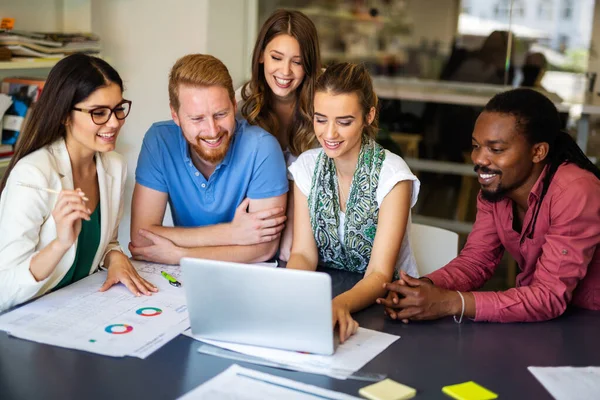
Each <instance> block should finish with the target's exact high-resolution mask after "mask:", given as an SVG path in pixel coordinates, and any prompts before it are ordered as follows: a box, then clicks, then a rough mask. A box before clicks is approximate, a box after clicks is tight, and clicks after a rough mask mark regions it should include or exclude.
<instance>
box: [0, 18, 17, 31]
mask: <svg viewBox="0 0 600 400" xmlns="http://www.w3.org/2000/svg"><path fill="white" fill-rule="evenodd" d="M14 27H15V19H14V18H2V21H1V22H0V29H8V30H10V29H12V28H14Z"/></svg>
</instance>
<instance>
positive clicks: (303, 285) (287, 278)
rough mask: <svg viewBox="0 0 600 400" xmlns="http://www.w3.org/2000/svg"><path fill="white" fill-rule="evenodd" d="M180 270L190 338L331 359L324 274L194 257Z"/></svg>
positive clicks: (327, 286)
mask: <svg viewBox="0 0 600 400" xmlns="http://www.w3.org/2000/svg"><path fill="white" fill-rule="evenodd" d="M181 268H182V272H183V276H182V279H181V280H182V284H183V287H184V288H185V294H186V298H187V304H188V312H189V316H190V324H191V327H192V333H193V334H194V336H198V337H201V338H205V339H214V340H220V341H224V342H233V343H242V344H251V345H256V346H264V347H272V348H277V349H284V350H295V351H303V352H308V353H317V354H333V351H334V338H333V329H332V323H331V277H330V276H329V275H327V274H325V273H322V272H310V271H296V270H287V269H284V268H269V267H264V266H257V265H249V264H237V263H232V262H223V261H211V260H203V259H195V258H182V259H181Z"/></svg>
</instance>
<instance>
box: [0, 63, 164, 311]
mask: <svg viewBox="0 0 600 400" xmlns="http://www.w3.org/2000/svg"><path fill="white" fill-rule="evenodd" d="M130 107H131V101H129V100H125V99H123V82H122V80H121V78H120V76H119V74H118V73H117V71H115V70H114V69H113V68H112V67H111V66H110V65H109V64H108V63H106V62H105V61H103V60H101V59H99V58H96V57H91V56H87V55H84V54H74V55H71V56H69V57H66V58H64V59H63V60H61V61H59V62H58V63H57V64H56V66H54V68H52V70H51V71H50V74H49V76H48V79H47V80H46V84H45V86H44V89H43V91H42V94H41V96H40V99H39V100H38V102H37V104H35V106H34V108H33V109H32V112H31V116H30V119H29V121H28V122H27V124H26V126H25V127H24V129H23V131H22V132H21V135H22V137H21V138H20V140H19V142H18V144H17V146H16V149H15V155H14V156H13V158H12V160H11V162H10V164H9V166H8V169H7V171H6V173H5V174H4V177H3V179H2V182H1V183H0V232H1V233H0V311H3V310H5V309H7V308H10V307H12V306H15V305H17V304H20V303H23V302H25V301H27V300H30V299H32V298H35V297H38V296H41V295H43V294H45V293H47V292H49V291H52V290H57V289H59V288H61V287H64V286H66V285H69V284H71V283H73V282H76V281H78V280H80V279H82V278H84V277H86V276H88V275H90V274H92V273H94V272H95V271H96V270H97V269H98V268H99V267H100V266H104V268H106V269H107V271H108V272H107V279H106V282H105V283H104V285H102V287H101V288H100V291H105V290H107V289H108V288H110V287H111V286H112V285H114V284H116V283H119V282H121V283H123V284H124V285H125V286H127V288H129V290H130V291H131V292H132V293H133V294H135V295H137V296H139V295H141V294H145V295H150V294H151V293H152V292H155V291H156V290H157V289H156V287H155V286H154V285H152V284H151V283H149V282H147V281H145V280H144V279H143V278H141V277H140V276H139V275H138V274H137V272H136V271H135V269H134V268H133V266H132V265H131V262H130V261H129V259H128V258H127V256H125V255H124V254H123V252H122V251H121V248H120V246H119V243H118V241H117V233H118V228H119V221H120V219H121V215H122V212H123V199H122V197H123V190H124V187H125V179H126V175H127V164H126V162H125V160H124V159H123V158H122V157H121V156H120V155H119V154H117V153H116V152H114V149H115V144H116V140H117V136H118V134H119V131H120V130H121V127H122V126H123V124H124V123H125V118H126V117H127V115H128V114H129V110H130Z"/></svg>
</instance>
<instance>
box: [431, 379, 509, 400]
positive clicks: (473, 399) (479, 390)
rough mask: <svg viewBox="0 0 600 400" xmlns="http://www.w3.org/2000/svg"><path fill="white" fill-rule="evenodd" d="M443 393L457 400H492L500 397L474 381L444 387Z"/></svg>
mask: <svg viewBox="0 0 600 400" xmlns="http://www.w3.org/2000/svg"><path fill="white" fill-rule="evenodd" d="M442 392H444V393H446V394H447V395H448V396H450V397H452V398H455V399H457V400H492V399H495V398H497V397H498V395H497V394H496V393H494V392H492V391H490V390H487V389H486V388H484V387H483V386H481V385H478V384H476V383H475V382H473V381H469V382H464V383H458V384H456V385H450V386H444V387H443V388H442Z"/></svg>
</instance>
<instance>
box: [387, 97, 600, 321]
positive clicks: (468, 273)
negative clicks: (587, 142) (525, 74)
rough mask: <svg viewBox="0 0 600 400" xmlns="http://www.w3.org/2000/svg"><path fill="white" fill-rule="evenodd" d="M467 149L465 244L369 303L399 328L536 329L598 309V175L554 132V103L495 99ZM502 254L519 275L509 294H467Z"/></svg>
mask: <svg viewBox="0 0 600 400" xmlns="http://www.w3.org/2000/svg"><path fill="white" fill-rule="evenodd" d="M472 142H473V152H472V155H471V158H472V159H473V163H474V164H475V171H476V172H477V173H478V176H479V183H480V184H481V191H480V193H479V196H478V199H477V218H476V221H475V224H474V226H473V231H472V232H471V234H470V235H469V238H468V240H467V244H466V245H465V247H464V249H463V250H462V251H461V253H460V254H459V255H458V257H456V258H455V259H454V260H452V261H451V262H450V263H448V264H447V265H446V266H444V267H443V268H441V269H439V270H437V271H435V272H433V273H431V274H429V275H427V276H425V277H422V278H421V279H415V278H413V277H410V276H408V275H406V274H405V273H402V274H401V279H400V280H398V281H396V282H393V283H389V284H386V285H385V287H386V288H387V289H388V290H389V293H388V296H387V298H386V299H378V300H377V302H378V303H379V304H383V305H384V306H385V310H386V313H387V314H388V315H389V316H390V317H391V318H393V319H398V320H402V321H403V322H408V320H424V319H436V318H441V317H444V316H450V315H454V317H455V320H456V321H457V322H460V321H462V318H463V317H465V318H467V317H468V318H474V319H475V320H476V321H496V322H516V321H542V320H548V319H552V318H555V317H558V316H559V315H561V314H562V313H563V312H564V311H565V309H566V307H567V305H568V304H573V305H575V306H578V307H583V308H587V309H592V310H600V245H599V244H600V170H599V169H598V168H597V167H596V166H595V165H594V164H592V163H591V162H590V160H589V159H588V158H587V157H586V156H585V154H583V153H582V152H581V150H580V149H579V147H578V146H577V143H575V141H574V140H573V139H572V138H571V137H570V136H569V135H568V134H567V133H566V132H563V131H561V130H560V120H559V115H558V111H557V110H556V107H555V106H554V104H552V102H551V101H550V100H548V99H547V98H546V97H545V96H544V95H542V94H540V93H538V92H536V91H534V90H531V89H515V90H510V91H507V92H504V93H500V94H498V95H496V96H494V98H492V99H491V100H490V101H489V102H488V104H487V105H486V106H485V109H484V110H483V112H482V113H481V115H480V116H479V118H478V119H477V122H476V124H475V129H474V131H473V136H472ZM432 245H433V244H432ZM504 250H507V251H508V252H509V253H510V254H511V256H512V257H513V258H514V259H515V260H516V261H517V263H518V265H519V267H520V273H519V274H518V275H517V282H516V287H515V288H512V289H509V290H506V291H504V292H473V290H476V289H478V288H480V287H481V286H482V285H483V284H484V283H485V282H486V281H487V280H488V279H490V277H491V276H492V275H493V273H494V270H495V269H496V268H497V266H498V264H499V262H500V259H501V258H502V254H503V253H504Z"/></svg>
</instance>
